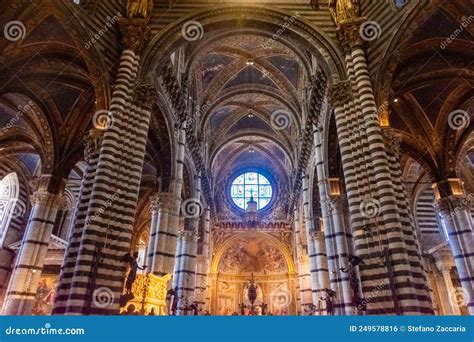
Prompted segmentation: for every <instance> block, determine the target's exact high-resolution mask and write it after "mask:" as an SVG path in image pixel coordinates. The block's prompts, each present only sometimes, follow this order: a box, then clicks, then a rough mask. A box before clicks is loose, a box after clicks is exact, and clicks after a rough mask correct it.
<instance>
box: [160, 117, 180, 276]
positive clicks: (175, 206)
mask: <svg viewBox="0 0 474 342" xmlns="http://www.w3.org/2000/svg"><path fill="white" fill-rule="evenodd" d="M175 136H176V142H177V148H176V165H175V174H174V178H173V181H172V196H171V198H170V207H169V209H170V210H168V224H167V230H166V242H165V251H164V254H165V255H163V265H162V267H161V272H163V273H169V274H173V273H174V271H173V270H174V269H175V267H176V265H175V260H176V259H175V255H176V251H177V249H176V248H177V237H178V232H179V214H180V211H181V191H182V188H183V167H184V152H185V147H186V122H183V123H182V124H181V127H179V128H178V129H177V130H176V132H175ZM171 255H173V257H170V256H171ZM172 282H173V283H174V280H173V281H172Z"/></svg>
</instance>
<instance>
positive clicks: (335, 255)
mask: <svg viewBox="0 0 474 342" xmlns="http://www.w3.org/2000/svg"><path fill="white" fill-rule="evenodd" d="M313 133H314V144H315V157H316V174H317V177H318V190H319V200H320V202H321V203H320V206H321V214H322V219H323V224H324V233H325V242H326V250H327V258H328V266H329V270H330V272H329V278H330V281H329V282H330V288H331V289H332V290H333V291H335V292H336V298H335V302H336V304H335V312H336V313H337V314H340V315H344V314H345V315H351V314H352V312H353V305H352V295H351V289H350V284H349V278H348V277H347V276H346V275H342V276H341V272H340V268H341V267H342V268H343V267H344V263H343V260H344V259H345V258H347V257H348V256H349V254H352V253H350V252H349V243H350V240H351V239H352V235H350V234H348V233H347V232H346V227H345V224H344V217H343V212H342V203H341V202H342V200H341V197H340V196H341V194H338V195H336V196H337V197H336V196H331V195H330V191H329V190H328V188H329V181H328V178H327V176H326V172H325V169H324V160H323V152H322V146H323V137H322V127H316V128H315V130H314V132H313Z"/></svg>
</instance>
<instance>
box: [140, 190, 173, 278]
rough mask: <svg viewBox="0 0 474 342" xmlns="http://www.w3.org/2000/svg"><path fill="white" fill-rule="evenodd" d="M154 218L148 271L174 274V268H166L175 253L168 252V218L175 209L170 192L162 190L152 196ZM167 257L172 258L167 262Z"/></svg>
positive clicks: (148, 253)
mask: <svg viewBox="0 0 474 342" xmlns="http://www.w3.org/2000/svg"><path fill="white" fill-rule="evenodd" d="M150 206H151V214H152V220H151V223H150V240H149V241H148V252H147V259H148V263H147V265H148V271H149V272H152V273H153V274H155V275H158V276H163V275H165V274H172V270H169V269H166V270H165V268H164V265H165V264H173V263H174V257H175V256H174V254H168V253H167V246H166V239H167V237H168V219H169V215H170V212H172V211H174V210H175V201H174V196H173V194H172V193H170V192H160V193H156V194H154V195H153V196H152V197H151V198H150ZM167 259H172V261H171V262H167V261H166V260H167Z"/></svg>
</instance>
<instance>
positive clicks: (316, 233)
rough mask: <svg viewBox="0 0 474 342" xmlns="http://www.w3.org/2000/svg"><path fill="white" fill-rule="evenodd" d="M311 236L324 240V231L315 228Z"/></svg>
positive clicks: (314, 238) (317, 239) (316, 239)
mask: <svg viewBox="0 0 474 342" xmlns="http://www.w3.org/2000/svg"><path fill="white" fill-rule="evenodd" d="M310 233H311V236H312V238H313V240H315V241H324V232H323V231H320V230H313V231H312V232H310Z"/></svg>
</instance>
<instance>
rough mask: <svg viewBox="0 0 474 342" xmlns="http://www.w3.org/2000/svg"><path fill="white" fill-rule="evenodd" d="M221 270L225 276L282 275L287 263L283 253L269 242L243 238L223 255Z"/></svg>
mask: <svg viewBox="0 0 474 342" xmlns="http://www.w3.org/2000/svg"><path fill="white" fill-rule="evenodd" d="M219 270H220V271H221V272H222V273H225V274H242V273H254V272H255V273H259V272H263V273H281V272H285V270H286V263H285V259H284V257H283V255H282V253H281V252H280V251H279V250H278V249H277V248H275V247H273V246H272V245H271V244H269V243H268V242H267V241H265V240H258V239H246V238H242V239H239V240H238V241H236V242H235V244H234V245H233V246H232V247H230V248H229V249H228V250H227V252H226V253H225V254H224V255H223V257H222V259H221V262H220V264H219Z"/></svg>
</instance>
